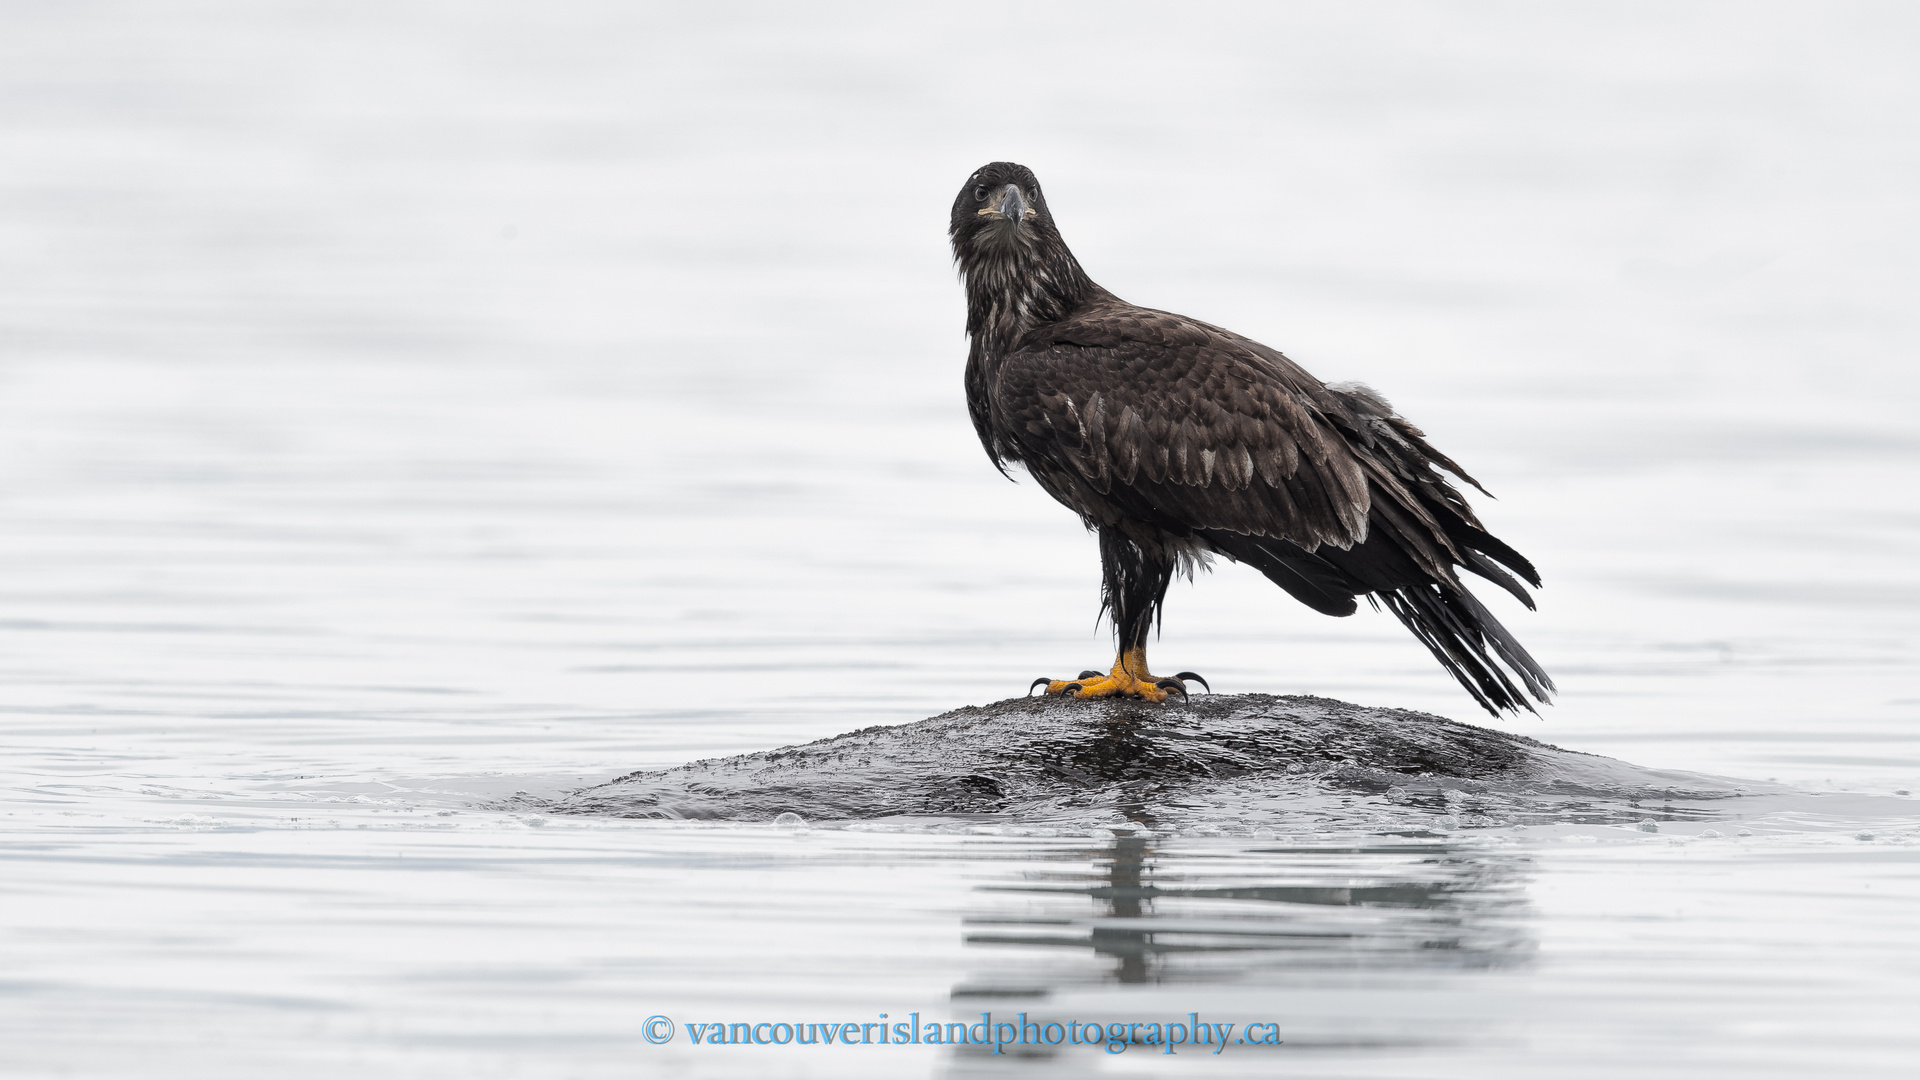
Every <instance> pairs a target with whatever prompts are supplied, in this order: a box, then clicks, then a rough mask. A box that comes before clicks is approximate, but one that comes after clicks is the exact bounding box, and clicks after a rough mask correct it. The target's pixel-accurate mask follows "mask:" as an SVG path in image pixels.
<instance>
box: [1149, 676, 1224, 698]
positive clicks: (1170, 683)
mask: <svg viewBox="0 0 1920 1080" xmlns="http://www.w3.org/2000/svg"><path fill="white" fill-rule="evenodd" d="M1203 681H1204V680H1203ZM1153 685H1155V686H1157V687H1159V688H1160V689H1162V690H1177V691H1179V692H1180V700H1181V701H1192V700H1193V699H1192V698H1190V697H1188V696H1187V684H1186V683H1183V682H1181V681H1180V680H1179V679H1161V680H1160V681H1159V682H1157V683H1154V684H1153ZM1209 693H1211V691H1209Z"/></svg>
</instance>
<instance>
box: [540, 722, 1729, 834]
mask: <svg viewBox="0 0 1920 1080" xmlns="http://www.w3.org/2000/svg"><path fill="white" fill-rule="evenodd" d="M1747 790H1748V786H1747V785H1741V784H1738V783H1735V782H1733V781H1726V780H1718V779H1715V778H1711V777H1706V776H1699V775H1696V774H1690V773H1677V772H1661V771H1657V770H1652V769H1643V768H1640V767H1637V766H1633V765H1628V764H1626V763H1625V762H1620V761H1615V760H1613V759H1610V758H1603V757H1596V756H1593V755H1591V754H1582V753H1577V752H1574V751H1570V750H1562V749H1559V748H1558V747H1554V746H1549V745H1547V744H1545V743H1542V742H1538V741H1536V740H1534V739H1529V738H1526V737H1524V736H1520V735H1512V734H1508V733H1506V732H1501V731H1495V730H1492V729H1490V728H1483V727H1476V726H1474V725H1471V724H1462V723H1457V722H1455V721H1452V720H1446V719H1442V718H1441V717H1437V716H1429V715H1427V714H1425V713H1417V712H1408V711H1405V710H1401V709H1373V708H1365V707H1363V706H1359V705H1351V704H1348V703H1346V702H1342V701H1333V700H1329V699H1327V698H1316V697H1274V696H1271V695H1267V694H1240V695H1220V696H1205V697H1196V698H1195V699H1194V700H1193V702H1192V703H1191V704H1186V705H1167V706H1156V705H1148V704H1145V703H1140V702H1133V701H1075V700H1066V699H1061V698H1012V699H1009V700H1007V701H1001V702H997V703H995V704H992V705H986V706H978V707H968V708H964V709H956V710H954V711H953V712H950V713H945V714H942V715H940V716H936V717H933V718H932V719H929V720H921V721H918V722H916V723H911V724H901V725H898V726H891V727H871V728H866V729H864V730H862V731H855V732H851V733H849V734H845V735H837V736H834V737H833V738H830V739H821V740H819V741H817V742H811V743H807V744H805V745H802V746H788V747H782V748H780V749H778V750H767V751H761V752H758V753H752V754H741V755H738V756H735V757H728V758H715V759H712V760H707V761H696V762H693V763H691V764H688V765H682V766H679V767H677V768H672V769H658V770H652V771H647V772H636V773H631V774H629V775H627V776H623V777H620V778H619V779H617V780H613V781H611V782H609V783H606V784H602V785H599V786H598V787H592V788H587V789H585V790H582V791H577V792H574V793H573V794H572V795H569V796H567V797H565V798H563V799H561V800H559V801H557V802H556V803H553V804H550V805H549V806H548V807H547V810H548V811H549V812H554V813H578V814H610V815H615V816H619V817H638V818H708V819H730V820H748V821H770V820H773V819H774V818H775V817H777V816H779V815H782V814H798V815H800V816H801V817H802V818H806V819H809V820H813V821H823V820H824V821H835V820H838V821H846V820H851V819H876V818H890V819H903V820H911V819H914V818H928V817H934V818H953V817H965V818H970V819H975V820H979V819H982V818H984V819H988V820H993V821H1003V822H1008V823H1021V824H1050V823H1057V824H1072V825H1081V826H1085V825H1098V824H1102V823H1111V824H1126V823H1132V824H1135V825H1140V824H1145V825H1148V826H1150V827H1160V828H1173V829H1199V830H1202V831H1204V830H1205V829H1206V828H1207V827H1209V826H1214V827H1219V826H1227V827H1238V828H1249V827H1260V826H1280V827H1293V828H1298V827H1301V826H1307V827H1322V828H1324V827H1334V826H1364V827H1372V828H1402V829H1413V830H1418V829H1422V828H1429V827H1434V828H1442V829H1446V828H1457V827H1471V826H1476V825H1477V826H1488V825H1500V824H1535V823H1540V822H1547V821H1562V822H1579V823H1602V822H1637V821H1641V820H1645V819H1649V818H1667V819H1672V818H1676V817H1701V816H1706V815H1708V814H1709V813H1710V811H1709V810H1708V809H1706V808H1703V807H1696V806H1691V805H1685V804H1689V803H1693V802H1699V801H1702V800H1717V799H1724V798H1728V797H1730V796H1735V795H1740V794H1744V793H1746V792H1747Z"/></svg>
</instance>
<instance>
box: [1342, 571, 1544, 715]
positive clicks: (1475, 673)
mask: <svg viewBox="0 0 1920 1080" xmlns="http://www.w3.org/2000/svg"><path fill="white" fill-rule="evenodd" d="M1374 596H1377V597H1378V600H1379V602H1380V603H1382V604H1385V605H1386V608H1387V610H1388V611H1391V612H1393V614H1394V617H1395V618H1398V619H1399V620H1400V622H1401V624H1402V625H1404V626H1405V627H1406V628H1407V629H1408V630H1411V631H1412V632H1413V636H1414V637H1417V638H1419V639H1420V643H1421V644H1423V645H1425V646H1426V647H1427V650H1428V651H1429V652H1431V653H1433V656H1434V659H1436V660H1438V661H1440V666H1441V667H1444V668H1446V669H1447V673H1448V674H1449V675H1452V676H1453V677H1454V680H1455V681H1457V682H1458V683H1459V684H1460V685H1461V686H1462V687H1464V688H1465V689H1466V691H1467V693H1469V694H1471V695H1473V700H1475V701H1477V702H1479V703H1480V707H1481V708H1483V709H1485V710H1487V711H1488V712H1490V713H1492V714H1494V715H1495V716H1498V715H1500V711H1501V710H1502V709H1507V710H1511V711H1513V712H1519V711H1520V710H1521V709H1525V710H1527V711H1528V712H1533V713H1535V715H1538V713H1537V712H1536V711H1535V709H1534V707H1533V703H1532V702H1530V701H1528V700H1527V695H1529V694H1530V695H1532V697H1533V699H1534V700H1535V701H1539V702H1540V703H1542V704H1550V703H1551V702H1552V700H1553V698H1552V694H1553V692H1554V689H1555V687H1554V685H1553V680H1552V679H1551V678H1549V677H1548V676H1547V673H1546V672H1545V671H1544V670H1542V669H1541V667H1540V665H1539V663H1538V662H1537V661H1535V660H1534V658H1533V657H1532V656H1530V655H1528V654H1527V650H1526V649H1524V648H1522V647H1521V645H1520V643H1519V642H1518V641H1515V640H1514V638H1513V635H1512V634H1510V633H1508V632H1507V628H1506V627H1504V626H1501V625H1500V621H1499V620H1498V619H1495V618H1494V617H1493V613H1492V612H1490V611H1488V610H1487V609H1486V607H1485V606H1484V605H1482V604H1481V603H1480V601H1479V600H1477V599H1475V598H1474V596H1473V594H1472V593H1469V592H1467V591H1466V590H1465V589H1461V590H1458V591H1455V590H1452V589H1449V588H1447V587H1445V586H1443V585H1412V586H1407V587H1404V588H1399V589H1393V590H1383V591H1381V592H1379V593H1376V594H1374ZM1369 599H1373V597H1369ZM1496 659H1497V660H1498V663H1496V662H1495V661H1496ZM1502 665H1504V666H1505V670H1503V669H1502ZM1508 671H1511V672H1512V673H1513V675H1514V676H1517V677H1518V678H1519V680H1520V683H1521V685H1522V686H1525V687H1526V693H1522V692H1521V690H1520V687H1518V686H1515V685H1514V683H1513V679H1512V678H1509V677H1508Z"/></svg>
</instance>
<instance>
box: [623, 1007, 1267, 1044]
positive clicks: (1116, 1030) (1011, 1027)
mask: <svg viewBox="0 0 1920 1080" xmlns="http://www.w3.org/2000/svg"><path fill="white" fill-rule="evenodd" d="M1234 1029H1235V1025H1234V1024H1233V1023H1223V1024H1216V1023H1212V1022H1209V1021H1206V1020H1202V1019H1200V1015H1199V1014H1198V1013H1188V1014H1187V1016H1186V1018H1185V1019H1184V1020H1172V1021H1165V1022H1162V1021H1158V1020H1110V1021H1105V1022H1102V1021H1098V1020H1092V1021H1089V1020H1029V1019H1027V1014H1026V1013H1018V1014H1016V1015H1015V1017H1014V1018H1013V1019H1011V1020H995V1019H994V1018H993V1014H992V1013H990V1012H983V1013H981V1014H980V1019H979V1020H978V1021H975V1022H973V1023H968V1022H966V1021H961V1020H955V1021H948V1022H944V1023H943V1022H939V1021H933V1020H929V1021H926V1022H924V1023H923V1022H921V1020H920V1014H919V1013H917V1012H916V1013H910V1014H908V1017H907V1019H905V1020H893V1021H889V1019H888V1016H887V1014H886V1013H879V1014H877V1017H876V1019H873V1020H865V1021H846V1022H840V1021H835V1022H828V1023H819V1022H799V1023H792V1022H787V1021H766V1020H760V1021H747V1020H738V1021H719V1020H716V1021H705V1022H701V1021H695V1022H682V1023H681V1024H679V1025H678V1027H677V1028H676V1026H675V1024H674V1021H673V1019H672V1018H671V1017H667V1016H660V1015H654V1016H649V1017H647V1019H646V1023H645V1024H644V1025H643V1032H644V1034H645V1036H646V1039H647V1041H648V1042H650V1043H654V1044H656V1045H659V1044H662V1043H669V1042H673V1041H675V1039H676V1036H679V1037H684V1038H685V1039H686V1040H687V1041H688V1042H691V1043H694V1044H695V1045H699V1046H924V1045H933V1046H991V1047H992V1048H993V1050H992V1053H995V1054H1004V1053H1006V1052H1007V1050H1006V1048H1007V1047H1009V1046H1014V1047H1055V1046H1098V1047H1099V1048H1100V1049H1102V1050H1104V1051H1105V1052H1106V1053H1109V1054H1123V1053H1125V1052H1126V1051H1127V1049H1128V1048H1129V1047H1133V1046H1141V1047H1148V1048H1151V1049H1154V1050H1158V1051H1159V1052H1160V1053H1163V1054H1171V1053H1174V1052H1175V1051H1176V1049H1178V1048H1188V1049H1195V1050H1205V1051H1208V1052H1210V1053H1214V1054H1218V1053H1220V1052H1221V1051H1222V1050H1225V1049H1226V1048H1227V1045H1228V1044H1229V1043H1231V1044H1233V1045H1235V1046H1279V1045H1280V1044H1281V1041H1282V1040H1281V1038H1280V1025H1279V1024H1278V1023H1275V1022H1272V1021H1253V1022H1251V1023H1247V1024H1243V1025H1240V1027H1239V1034H1237V1035H1236V1034H1235V1033H1234ZM682 1032H684V1034H682Z"/></svg>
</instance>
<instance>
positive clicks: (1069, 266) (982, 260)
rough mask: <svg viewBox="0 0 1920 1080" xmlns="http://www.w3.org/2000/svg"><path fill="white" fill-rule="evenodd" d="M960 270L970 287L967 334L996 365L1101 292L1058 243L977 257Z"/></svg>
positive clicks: (1010, 247) (1002, 249)
mask: <svg viewBox="0 0 1920 1080" xmlns="http://www.w3.org/2000/svg"><path fill="white" fill-rule="evenodd" d="M960 269H961V274H962V275H963V276H964V277H965V278H966V283H967V334H968V336H970V337H972V338H973V344H974V348H975V349H977V350H979V351H980V352H982V353H983V354H984V355H985V356H986V357H987V358H990V359H992V360H997V359H999V358H1001V357H1004V356H1005V355H1007V353H1009V352H1011V351H1012V350H1013V348H1014V346H1015V344H1016V343H1017V342H1019V340H1020V339H1021V338H1022V337H1024V336H1025V335H1026V333H1027V331H1029V330H1031V329H1033V328H1034V327H1036V326H1043V325H1045V324H1047V323H1051V322H1058V321H1060V320H1061V319H1064V318H1066V317H1067V315H1068V314H1070V313H1071V312H1072V311H1073V310H1074V309H1075V308H1078V307H1079V306H1081V305H1082V304H1084V303H1086V302H1087V301H1088V300H1090V299H1092V298H1093V297H1094V296H1096V295H1098V294H1099V293H1100V292H1101V289H1100V286H1098V285H1095V284H1094V283H1093V281H1092V279H1090V278H1088V277H1087V272H1086V271H1085V270H1082V269H1081V268H1080V263H1079V261H1078V260H1077V259H1075V258H1074V257H1073V253H1072V252H1070V251H1068V250H1067V249H1066V245H1064V244H1061V243H1059V242H1058V241H1057V240H1056V241H1055V242H1053V243H1044V242H1037V243H1014V244H1008V245H1006V246H1004V247H1000V246H996V247H995V248H993V249H990V250H986V251H977V252H974V253H973V257H972V258H969V259H965V260H963V262H962V264H961V268H960Z"/></svg>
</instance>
